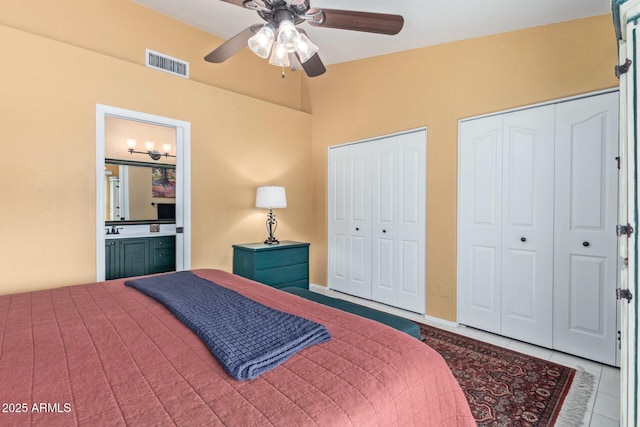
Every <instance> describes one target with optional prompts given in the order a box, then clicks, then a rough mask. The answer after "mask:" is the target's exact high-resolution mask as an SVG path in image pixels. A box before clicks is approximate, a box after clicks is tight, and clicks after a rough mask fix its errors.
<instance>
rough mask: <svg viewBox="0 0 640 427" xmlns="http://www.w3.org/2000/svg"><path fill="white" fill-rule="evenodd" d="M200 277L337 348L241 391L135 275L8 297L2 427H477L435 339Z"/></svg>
mask: <svg viewBox="0 0 640 427" xmlns="http://www.w3.org/2000/svg"><path fill="white" fill-rule="evenodd" d="M194 273H196V274H197V275H199V276H201V277H203V278H205V279H208V280H211V281H213V282H215V283H217V284H219V285H222V286H225V287H228V288H230V289H233V290H235V291H237V292H239V293H241V294H243V295H245V296H247V297H249V298H251V299H253V300H255V301H258V302H260V303H262V304H265V305H267V306H270V307H273V308H275V309H278V310H282V311H286V312H288V313H292V314H295V315H298V316H302V317H306V318H308V319H310V320H313V321H314V322H318V323H321V324H323V325H325V326H326V327H327V328H328V330H329V332H330V333H331V335H332V337H333V338H332V340H331V341H329V342H325V343H322V344H317V345H314V346H312V347H309V348H306V349H304V350H302V351H300V352H299V353H297V354H295V355H294V356H292V357H291V358H290V359H289V360H287V361H286V362H285V363H283V364H282V365H280V366H278V367H277V368H275V369H273V370H271V371H269V372H267V373H265V374H263V375H261V376H259V377H258V378H256V379H254V380H251V381H242V382H240V381H236V380H234V379H233V378H231V377H230V376H229V375H228V374H227V373H225V371H224V370H223V369H222V368H221V366H220V365H219V364H218V362H217V361H216V360H215V358H214V357H213V355H212V354H211V353H210V351H209V349H208V348H207V347H206V346H205V345H204V344H203V343H202V342H201V341H200V340H199V339H198V337H197V336H196V335H195V334H194V333H193V332H191V331H190V330H189V329H188V328H187V327H186V326H184V325H183V324H182V323H181V322H180V321H179V320H178V319H176V318H175V317H174V316H173V315H172V314H171V313H170V312H169V311H168V310H167V309H166V308H165V307H164V306H163V305H161V304H160V303H158V302H157V301H155V300H154V299H152V298H150V297H147V296H145V295H144V294H142V293H140V292H138V291H136V290H135V289H132V288H129V287H125V286H124V279H121V280H111V281H106V282H100V283H94V284H87V285H78V286H69V287H63V288H57V289H51V290H45V291H37V292H31V293H22V294H14V295H5V296H1V297H0V384H1V386H0V404H1V405H2V407H1V408H0V425H2V426H10V425H16V426H17V425H20V426H22V425H28V424H35V425H47V426H56V425H60V426H67V425H92V426H95V425H144V426H147V425H205V424H206V425H226V426H260V425H275V426H297V425H300V426H306V425H320V426H332V425H335V426H348V425H356V426H367V425H371V426H373V425H384V426H391V425H420V426H429V425H433V426H465V425H468V426H474V425H475V422H474V420H473V417H472V416H471V412H470V410H469V407H468V405H467V402H466V399H465V397H464V395H463V393H462V391H461V389H460V387H459V385H458V384H457V382H456V380H455V379H454V377H453V375H452V374H451V371H450V370H449V368H448V367H447V365H446V363H445V362H444V360H443V359H442V358H441V356H440V355H438V354H437V353H436V352H435V351H434V350H432V349H431V348H429V347H428V346H427V345H425V344H424V343H422V342H420V341H418V340H416V339H414V338H412V337H410V336H408V335H406V334H404V333H402V332H400V331H397V330H395V329H393V328H390V327H388V326H386V325H383V324H381V323H378V322H375V321H372V320H369V319H365V318H361V317H358V316H355V315H353V314H351V313H347V312H343V311H340V310H336V309H334V308H332V307H328V306H324V305H320V304H317V303H315V302H312V301H309V300H306V299H303V298H300V297H297V296H295V295H291V294H287V293H283V292H281V291H278V290H277V289H274V288H271V287H269V286H265V285H262V284H259V283H257V282H253V281H251V280H248V279H245V278H242V277H240V276H235V275H232V274H230V273H226V272H224V271H220V270H194Z"/></svg>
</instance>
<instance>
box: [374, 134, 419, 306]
mask: <svg viewBox="0 0 640 427" xmlns="http://www.w3.org/2000/svg"><path fill="white" fill-rule="evenodd" d="M370 145H371V147H372V150H373V188H374V190H373V195H372V203H373V204H372V206H373V217H372V239H373V242H372V268H373V273H372V299H373V300H374V301H378V302H382V303H385V304H389V305H393V306H395V307H399V308H403V309H405V310H410V311H414V312H417V313H422V314H424V313H425V312H426V295H425V294H426V267H425V262H426V243H425V239H426V229H425V224H426V131H418V132H412V133H407V134H402V135H397V136H394V137H389V138H385V139H383V140H379V141H375V142H372V143H370Z"/></svg>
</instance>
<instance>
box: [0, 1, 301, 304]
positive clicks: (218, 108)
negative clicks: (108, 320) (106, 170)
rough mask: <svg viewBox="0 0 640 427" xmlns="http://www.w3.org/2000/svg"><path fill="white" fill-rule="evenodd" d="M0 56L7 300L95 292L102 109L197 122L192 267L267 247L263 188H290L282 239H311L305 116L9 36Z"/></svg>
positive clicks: (2, 275)
mask: <svg viewBox="0 0 640 427" xmlns="http://www.w3.org/2000/svg"><path fill="white" fill-rule="evenodd" d="M2 3H3V4H2V6H0V9H2V10H3V13H2V14H1V15H0V16H1V17H2V18H5V11H6V7H9V6H11V5H12V3H10V2H2ZM27 3H29V2H27ZM40 3H41V4H42V5H43V7H45V6H46V2H44V3H43V2H40ZM62 3H63V4H66V3H67V2H62ZM102 3H105V2H102ZM109 3H111V1H110V2H109ZM114 3H118V1H115V2H114ZM120 3H121V2H120ZM126 3H128V2H126ZM46 13H47V11H46V10H42V11H39V12H38V13H34V16H35V17H39V16H41V15H44V14H46ZM60 22H65V25H64V26H72V25H73V23H74V22H73V19H71V22H66V21H64V19H61V21H60ZM87 31H88V30H87ZM107 34H110V33H109V32H108V33H107ZM104 37H105V38H107V36H106V35H105V36H104ZM160 50H162V48H160ZM169 53H171V52H169ZM177 56H180V55H177ZM0 57H2V58H3V63H4V64H5V65H6V64H11V66H6V67H3V70H2V73H1V74H0V93H2V96H0V117H1V118H2V126H0V141H2V148H3V159H4V160H3V162H2V164H3V169H2V177H3V185H2V200H3V205H2V209H1V210H0V212H1V214H0V236H1V237H0V293H12V292H20V291H29V290H33V289H43V288H50V287H57V286H63V285H68V284H75V283H83V282H93V281H95V275H96V259H95V256H96V255H95V247H96V238H95V232H96V231H95V223H96V218H95V216H96V190H95V188H96V183H95V180H96V171H95V168H96V160H95V140H96V134H95V132H96V131H95V129H96V127H95V121H96V104H98V103H99V104H105V105H111V106H115V107H120V108H126V109H131V110H136V111H143V112H146V113H150V114H155V115H160V116H165V117H172V118H175V119H178V120H185V121H188V122H190V123H191V150H192V162H191V169H190V173H191V180H192V211H193V214H192V230H191V232H192V265H193V267H194V268H199V267H218V268H223V269H226V270H230V269H231V258H232V250H231V245H232V244H233V243H239V242H240V243H242V242H252V241H259V240H261V239H263V238H264V235H265V231H264V225H263V222H264V218H265V217H264V214H265V212H264V211H262V210H257V209H255V208H253V203H254V200H255V187H256V186H258V185H264V184H279V185H284V186H286V188H287V196H288V197H287V199H288V202H289V205H288V207H287V209H285V210H281V211H279V212H278V219H279V221H280V222H279V225H280V227H279V229H278V232H279V237H281V238H286V239H291V240H303V241H309V240H310V238H311V209H312V199H311V174H310V170H311V152H310V145H309V143H308V141H310V138H311V136H310V130H311V118H310V116H309V115H308V114H306V113H302V112H300V111H297V110H295V109H289V108H285V107H282V106H279V105H276V104H273V103H268V102H264V101H261V100H257V99H254V98H250V97H247V96H244V95H238V94H235V93H233V92H230V91H228V90H223V89H219V88H216V87H213V86H210V85H207V84H204V83H201V82H197V81H192V80H186V79H183V78H180V77H175V76H172V75H169V74H166V73H162V72H158V71H155V70H152V69H149V68H146V67H144V66H141V65H140V64H138V63H136V62H130V61H128V60H122V59H119V58H114V57H111V56H108V55H104V54H102V53H96V52H93V51H91V50H87V49H84V48H80V47H76V46H75V45H73V44H67V43H62V42H59V41H56V40H53V39H50V38H46V37H42V36H40V35H36V34H31V33H28V32H24V31H20V30H16V29H12V28H10V27H7V26H3V25H0ZM277 78H278V79H280V80H282V79H281V78H280V77H279V76H277ZM274 117H278V118H279V119H280V120H282V121H283V122H286V123H287V126H283V127H279V128H278V131H277V132H275V131H274V127H273V118H274ZM283 153H286V155H283Z"/></svg>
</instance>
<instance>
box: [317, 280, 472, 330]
mask: <svg viewBox="0 0 640 427" xmlns="http://www.w3.org/2000/svg"><path fill="white" fill-rule="evenodd" d="M309 290H310V291H315V292H321V293H323V294H325V295H326V294H327V292H331V289H329V287H327V286H321V285H318V284H315V283H309ZM341 297H342V299H345V300H350V299H354V300H357V299H359V298H358V297H353V296H351V295H348V294H344V295H341ZM353 302H356V303H357V301H353ZM360 303H361V304H363V303H364V304H367V303H370V304H377V303H376V302H374V301H369V300H361V302H360ZM377 309H378V310H381V311H386V312H391V314H395V315H399V316H401V317H406V318H408V319H409V320H416V319H417V318H418V317H414V316H419V318H422V319H424V321H425V323H430V324H432V325H436V326H437V325H440V326H444V327H448V328H457V327H460V325H459V324H458V323H457V322H451V321H450V320H445V319H440V318H439V317H433V316H428V315H426V314H425V315H421V314H417V313H412V312H405V313H401V312H393V310H394V309H395V307H391V306H388V307H378V308H377ZM397 310H399V311H404V310H402V309H397ZM403 314H404V315H403Z"/></svg>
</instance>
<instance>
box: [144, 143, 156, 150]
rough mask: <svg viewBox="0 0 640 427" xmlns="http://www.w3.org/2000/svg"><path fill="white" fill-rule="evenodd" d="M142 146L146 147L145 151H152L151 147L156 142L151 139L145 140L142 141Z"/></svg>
mask: <svg viewBox="0 0 640 427" xmlns="http://www.w3.org/2000/svg"><path fill="white" fill-rule="evenodd" d="M144 146H145V148H146V149H147V151H153V148H154V147H155V146H156V144H155V143H154V142H153V141H146V142H145V143H144Z"/></svg>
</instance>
